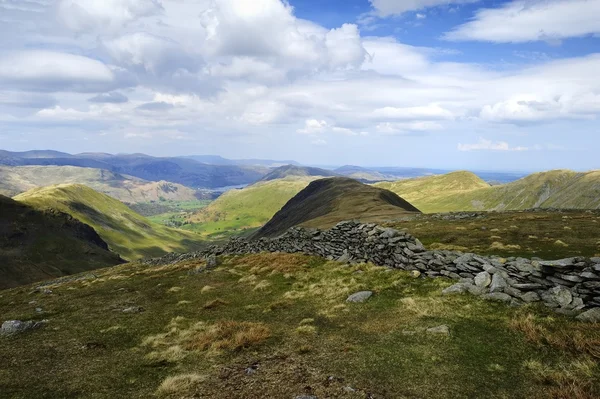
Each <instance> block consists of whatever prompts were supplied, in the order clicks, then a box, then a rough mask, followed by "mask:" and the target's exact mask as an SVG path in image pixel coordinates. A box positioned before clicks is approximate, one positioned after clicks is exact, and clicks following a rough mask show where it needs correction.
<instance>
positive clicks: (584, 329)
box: [509, 314, 600, 359]
mask: <svg viewBox="0 0 600 399" xmlns="http://www.w3.org/2000/svg"><path fill="white" fill-rule="evenodd" d="M509 326H510V328H512V329H513V330H516V331H519V332H521V333H523V334H524V335H525V338H526V339H527V340H528V341H529V342H532V343H534V344H537V345H540V346H543V345H549V346H552V347H555V348H558V349H561V350H564V351H569V352H572V353H576V354H584V355H589V356H592V357H594V358H596V359H600V329H599V328H598V327H597V326H594V325H592V324H584V323H580V324H572V325H571V326H570V328H564V326H561V325H559V324H557V323H555V322H553V321H552V319H549V320H548V319H547V320H545V321H543V320H540V319H539V318H536V316H534V315H533V314H527V315H522V316H518V317H517V318H515V319H512V320H511V321H510V323H509Z"/></svg>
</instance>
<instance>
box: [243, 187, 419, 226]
mask: <svg viewBox="0 0 600 399" xmlns="http://www.w3.org/2000/svg"><path fill="white" fill-rule="evenodd" d="M411 213H420V211H419V210H418V209H417V208H415V207H414V206H413V205H411V204H410V203H408V202H407V201H405V200H404V199H402V198H400V197H399V196H398V195H396V194H394V193H393V192H391V191H388V190H384V189H381V188H377V187H373V186H369V185H366V184H363V183H360V182H358V181H356V180H353V179H349V178H346V177H330V178H326V179H320V180H316V181H313V182H312V183H310V184H309V185H308V187H306V188H305V189H303V190H302V191H300V192H299V193H298V194H297V195H296V196H294V198H292V199H291V200H290V201H288V203H287V204H285V206H284V207H283V208H282V209H281V210H280V211H279V212H277V213H276V214H275V216H273V218H272V219H271V220H270V221H269V222H268V223H267V224H266V225H264V226H263V227H262V228H261V229H260V230H259V231H258V232H256V234H255V235H254V237H255V238H259V237H275V236H277V235H280V234H283V233H284V232H285V231H286V230H288V229H289V228H291V227H294V226H299V225H302V226H307V227H320V228H327V227H331V226H333V225H335V224H336V223H338V222H341V221H343V220H353V219H357V220H361V221H383V220H388V219H394V218H397V217H399V216H402V215H406V214H411Z"/></svg>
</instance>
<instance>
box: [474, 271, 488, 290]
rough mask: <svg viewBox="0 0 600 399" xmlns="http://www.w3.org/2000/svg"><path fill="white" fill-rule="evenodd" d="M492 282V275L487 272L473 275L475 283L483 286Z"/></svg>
mask: <svg viewBox="0 0 600 399" xmlns="http://www.w3.org/2000/svg"><path fill="white" fill-rule="evenodd" d="M491 283H492V276H491V275H490V274H489V273H488V272H481V273H479V274H477V275H476V276H475V285H476V286H477V287H481V288H485V287H487V286H489V285H490V284H491Z"/></svg>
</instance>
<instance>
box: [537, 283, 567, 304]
mask: <svg viewBox="0 0 600 399" xmlns="http://www.w3.org/2000/svg"><path fill="white" fill-rule="evenodd" d="M542 300H543V301H544V302H546V303H548V304H556V305H558V306H560V307H562V308H564V307H566V306H568V305H569V304H570V303H571V301H572V300H573V294H571V291H569V290H568V289H566V288H564V287H560V286H557V287H552V288H550V289H549V290H548V291H546V292H544V293H543V294H542Z"/></svg>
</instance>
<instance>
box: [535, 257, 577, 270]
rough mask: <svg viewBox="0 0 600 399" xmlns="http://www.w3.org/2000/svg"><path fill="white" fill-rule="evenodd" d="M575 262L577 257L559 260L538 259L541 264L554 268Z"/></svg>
mask: <svg viewBox="0 0 600 399" xmlns="http://www.w3.org/2000/svg"><path fill="white" fill-rule="evenodd" d="M576 262H577V258H567V259H559V260H543V261H538V263H539V264H540V265H541V266H544V267H552V268H556V269H564V268H570V267H572V266H573V265H574V264H575V263H576Z"/></svg>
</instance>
